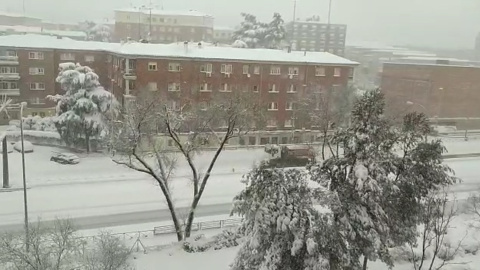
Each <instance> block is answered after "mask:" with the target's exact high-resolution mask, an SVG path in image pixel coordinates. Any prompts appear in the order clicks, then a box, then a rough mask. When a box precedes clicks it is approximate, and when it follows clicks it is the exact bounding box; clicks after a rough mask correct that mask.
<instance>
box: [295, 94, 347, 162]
mask: <svg viewBox="0 0 480 270" xmlns="http://www.w3.org/2000/svg"><path fill="white" fill-rule="evenodd" d="M354 91H355V89H354V88H353V87H352V86H348V87H337V88H333V87H332V88H329V89H324V90H321V89H312V90H311V91H309V92H307V93H304V95H302V96H299V97H298V98H297V100H296V101H295V104H296V106H295V116H294V121H295V122H296V123H297V124H299V125H301V126H303V127H305V126H309V127H312V128H316V129H318V130H319V131H320V132H321V134H322V138H323V141H322V146H321V147H322V148H321V155H322V159H323V160H325V158H326V147H331V146H329V145H328V144H329V140H328V135H329V131H331V130H332V129H334V128H336V127H338V126H343V125H346V124H347V123H348V119H349V115H350V111H351V109H352V106H353V101H354V96H355V93H354Z"/></svg>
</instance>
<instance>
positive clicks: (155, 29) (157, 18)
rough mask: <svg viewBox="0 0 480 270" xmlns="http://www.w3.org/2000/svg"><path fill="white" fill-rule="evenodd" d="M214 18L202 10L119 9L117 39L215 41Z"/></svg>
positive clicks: (167, 41)
mask: <svg viewBox="0 0 480 270" xmlns="http://www.w3.org/2000/svg"><path fill="white" fill-rule="evenodd" d="M213 21H214V19H213V17H212V16H210V15H207V14H204V13H201V12H198V11H194V10H191V11H183V12H182V11H168V10H153V9H152V10H149V9H119V10H116V11H115V33H114V39H115V41H122V40H127V38H132V39H134V40H140V39H146V40H150V42H152V43H172V42H184V41H195V42H198V41H207V42H210V41H212V40H213Z"/></svg>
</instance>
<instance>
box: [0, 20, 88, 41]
mask: <svg viewBox="0 0 480 270" xmlns="http://www.w3.org/2000/svg"><path fill="white" fill-rule="evenodd" d="M10 31H11V32H14V33H18V34H21V33H27V34H44V35H45V34H46V35H54V36H63V37H86V34H85V33H84V32H81V31H64V30H47V29H42V27H37V26H24V25H12V26H11V25H0V32H10ZM0 45H3V44H0Z"/></svg>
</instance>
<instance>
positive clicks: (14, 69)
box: [0, 67, 17, 74]
mask: <svg viewBox="0 0 480 270" xmlns="http://www.w3.org/2000/svg"><path fill="white" fill-rule="evenodd" d="M0 73H2V74H12V73H17V67H0Z"/></svg>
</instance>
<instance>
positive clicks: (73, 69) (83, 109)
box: [49, 63, 119, 151]
mask: <svg viewBox="0 0 480 270" xmlns="http://www.w3.org/2000/svg"><path fill="white" fill-rule="evenodd" d="M56 81H57V82H58V83H60V85H61V87H62V90H63V91H65V94H64V95H56V96H49V98H50V99H51V100H53V101H55V102H56V103H57V107H56V111H57V114H56V117H55V118H54V123H55V126H56V128H57V130H58V132H59V133H60V136H61V137H62V139H63V140H64V141H65V142H66V143H67V145H73V146H79V145H84V146H85V147H86V149H87V151H90V139H91V138H98V137H99V136H101V135H103V134H102V133H103V132H104V131H105V129H106V118H107V117H110V116H111V117H113V116H114V115H115V114H116V113H117V109H118V106H119V104H118V102H117V101H116V99H115V97H114V96H113V95H112V94H111V93H110V92H108V91H106V90H105V89H104V88H103V87H102V86H101V85H100V83H99V77H98V75H97V74H96V73H95V72H93V70H92V69H91V68H89V67H87V66H81V65H79V64H74V63H62V64H60V65H59V74H58V76H57V79H56Z"/></svg>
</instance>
